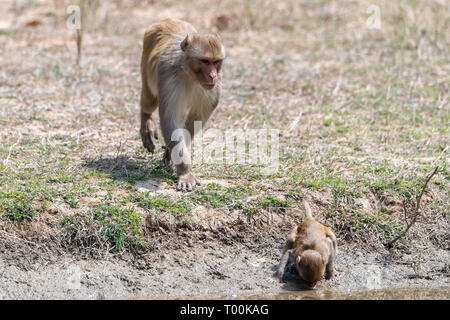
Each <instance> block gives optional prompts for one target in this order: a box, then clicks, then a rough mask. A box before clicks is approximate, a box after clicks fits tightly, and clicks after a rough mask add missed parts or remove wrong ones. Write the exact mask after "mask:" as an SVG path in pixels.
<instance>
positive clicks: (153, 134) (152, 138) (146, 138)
mask: <svg viewBox="0 0 450 320" xmlns="http://www.w3.org/2000/svg"><path fill="white" fill-rule="evenodd" d="M141 139H142V144H143V145H144V147H145V148H146V149H147V150H148V151H149V152H151V153H153V152H154V151H155V144H156V139H158V133H157V131H153V130H146V129H144V130H141Z"/></svg>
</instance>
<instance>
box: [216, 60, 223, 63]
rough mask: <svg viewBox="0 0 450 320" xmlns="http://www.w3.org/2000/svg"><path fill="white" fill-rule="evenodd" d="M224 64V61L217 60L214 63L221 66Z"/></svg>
mask: <svg viewBox="0 0 450 320" xmlns="http://www.w3.org/2000/svg"><path fill="white" fill-rule="evenodd" d="M221 62H222V60H216V61H214V64H220V63H221Z"/></svg>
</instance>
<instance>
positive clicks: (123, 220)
mask: <svg viewBox="0 0 450 320" xmlns="http://www.w3.org/2000/svg"><path fill="white" fill-rule="evenodd" d="M141 225H142V218H141V216H140V215H139V214H137V213H136V212H135V211H134V209H133V208H123V207H122V206H121V205H119V204H113V203H105V204H101V205H98V206H97V207H96V208H95V209H93V210H91V211H89V212H88V215H87V216H86V215H82V214H80V213H76V214H74V215H71V216H66V217H64V218H63V220H62V222H61V228H63V229H65V230H66V231H69V233H71V235H72V237H76V236H78V235H79V234H82V233H83V232H86V231H85V230H91V232H93V233H94V234H95V235H96V236H97V239H99V241H100V246H101V247H102V248H106V250H107V251H111V252H116V251H122V250H124V249H127V248H131V247H142V246H143V245H144V241H143V239H142V238H141V237H140V229H141ZM85 237H86V238H87V239H86V242H87V243H90V242H89V238H90V237H92V234H86V235H85Z"/></svg>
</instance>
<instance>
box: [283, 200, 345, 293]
mask: <svg viewBox="0 0 450 320" xmlns="http://www.w3.org/2000/svg"><path fill="white" fill-rule="evenodd" d="M303 205H304V206H305V210H306V219H305V220H304V221H303V222H301V223H300V224H298V225H297V226H295V227H294V228H293V229H292V231H291V232H290V233H289V236H288V238H287V240H286V244H285V245H284V248H283V254H282V257H281V261H280V264H279V265H278V269H277V277H278V278H279V279H280V281H281V280H282V278H283V274H284V268H285V266H286V263H287V261H288V259H289V255H290V254H291V255H292V256H293V257H294V259H295V266H296V268H297V271H298V274H299V276H300V277H301V278H302V279H303V280H304V281H305V282H306V283H307V285H308V286H309V287H310V288H314V287H315V285H316V283H317V282H318V281H319V280H320V279H321V278H322V277H323V275H324V274H325V279H331V277H332V276H333V272H334V259H335V258H336V250H337V242H336V236H335V235H334V233H333V231H331V229H330V228H328V227H325V226H324V225H322V224H321V223H319V222H317V221H316V220H315V219H314V218H313V217H312V214H311V209H310V207H309V205H308V203H307V202H306V201H303Z"/></svg>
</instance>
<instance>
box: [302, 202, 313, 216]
mask: <svg viewBox="0 0 450 320" xmlns="http://www.w3.org/2000/svg"><path fill="white" fill-rule="evenodd" d="M303 206H304V207H305V211H306V217H308V218H312V213H311V208H310V207H309V204H308V202H306V200H305V199H303Z"/></svg>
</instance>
